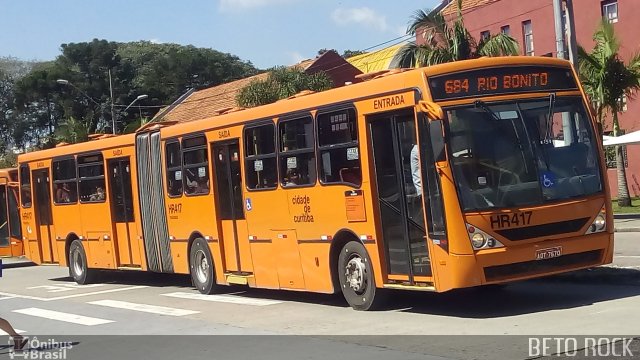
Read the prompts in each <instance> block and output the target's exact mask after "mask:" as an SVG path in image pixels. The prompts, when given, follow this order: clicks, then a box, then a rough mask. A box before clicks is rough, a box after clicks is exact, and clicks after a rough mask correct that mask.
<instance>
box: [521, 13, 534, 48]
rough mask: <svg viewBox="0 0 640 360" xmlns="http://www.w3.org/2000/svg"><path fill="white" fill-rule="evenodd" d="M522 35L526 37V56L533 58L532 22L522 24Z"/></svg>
mask: <svg viewBox="0 0 640 360" xmlns="http://www.w3.org/2000/svg"><path fill="white" fill-rule="evenodd" d="M522 34H523V35H524V54H525V55H527V56H533V55H534V52H533V26H532V25H531V20H527V21H523V22H522Z"/></svg>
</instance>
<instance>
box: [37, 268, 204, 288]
mask: <svg viewBox="0 0 640 360" xmlns="http://www.w3.org/2000/svg"><path fill="white" fill-rule="evenodd" d="M49 280H50V281H57V282H71V283H74V284H75V282H74V280H73V278H72V277H70V276H64V277H59V278H52V279H49ZM93 283H97V284H116V285H131V286H139V285H145V286H149V287H181V288H192V286H191V278H190V277H189V275H184V274H159V273H153V272H146V271H144V272H143V271H139V272H138V271H98V272H97V274H96V277H95V280H94V281H93Z"/></svg>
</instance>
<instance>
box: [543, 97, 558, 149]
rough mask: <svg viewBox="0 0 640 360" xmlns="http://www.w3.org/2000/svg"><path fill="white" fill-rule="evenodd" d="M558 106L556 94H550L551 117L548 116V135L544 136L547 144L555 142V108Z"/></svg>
mask: <svg viewBox="0 0 640 360" xmlns="http://www.w3.org/2000/svg"><path fill="white" fill-rule="evenodd" d="M555 105H556V94H554V93H551V94H549V115H548V116H547V123H546V126H547V129H546V134H544V140H545V143H546V142H547V141H553V110H554V109H553V108H554V106H555Z"/></svg>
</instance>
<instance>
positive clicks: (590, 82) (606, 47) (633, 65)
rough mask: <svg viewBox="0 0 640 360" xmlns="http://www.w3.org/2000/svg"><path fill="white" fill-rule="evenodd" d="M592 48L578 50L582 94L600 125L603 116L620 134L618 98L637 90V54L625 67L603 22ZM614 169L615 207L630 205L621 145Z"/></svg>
mask: <svg viewBox="0 0 640 360" xmlns="http://www.w3.org/2000/svg"><path fill="white" fill-rule="evenodd" d="M593 40H594V41H595V46H594V48H593V50H592V51H591V53H587V51H586V50H585V49H584V48H582V47H579V48H578V59H579V71H580V80H581V81H582V84H583V86H584V89H585V92H586V93H587V95H589V97H590V98H591V102H592V103H593V106H594V108H595V110H596V116H597V120H598V121H599V122H600V123H601V124H604V120H605V117H606V113H607V112H610V113H611V115H612V119H613V124H612V125H613V136H618V135H620V123H619V122H618V113H619V112H620V111H621V110H622V98H623V97H624V96H627V98H632V97H633V96H634V95H635V92H636V91H637V90H638V89H640V54H636V55H635V56H633V57H632V58H631V60H630V61H629V62H628V63H627V64H625V63H624V62H623V61H622V60H621V59H620V56H619V54H618V51H619V50H620V42H619V40H618V39H617V38H616V35H615V32H614V30H613V25H612V24H610V23H609V22H608V21H607V20H606V19H603V20H602V22H601V23H600V25H599V26H598V28H597V30H596V32H595V33H594V34H593ZM615 153H616V170H617V177H618V205H619V206H631V198H630V197H629V186H628V185H627V176H626V170H625V168H624V158H623V154H622V146H620V145H616V147H615Z"/></svg>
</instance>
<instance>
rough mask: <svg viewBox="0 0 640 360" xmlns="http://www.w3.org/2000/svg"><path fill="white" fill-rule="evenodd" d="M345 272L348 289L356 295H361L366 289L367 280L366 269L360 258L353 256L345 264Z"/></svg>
mask: <svg viewBox="0 0 640 360" xmlns="http://www.w3.org/2000/svg"><path fill="white" fill-rule="evenodd" d="M345 270H346V272H345V275H346V279H347V284H349V287H350V288H351V289H353V291H355V292H356V293H358V294H361V293H363V292H364V290H365V289H366V287H367V284H366V280H367V279H366V267H365V264H364V261H362V258H361V257H360V256H357V255H355V256H353V257H352V258H351V259H350V260H349V262H348V263H347V266H346V268H345Z"/></svg>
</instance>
